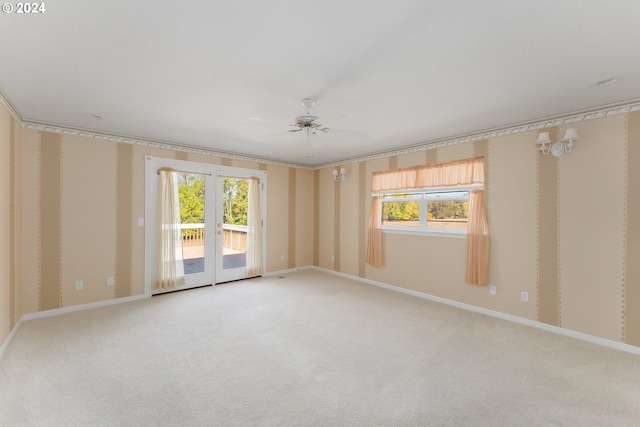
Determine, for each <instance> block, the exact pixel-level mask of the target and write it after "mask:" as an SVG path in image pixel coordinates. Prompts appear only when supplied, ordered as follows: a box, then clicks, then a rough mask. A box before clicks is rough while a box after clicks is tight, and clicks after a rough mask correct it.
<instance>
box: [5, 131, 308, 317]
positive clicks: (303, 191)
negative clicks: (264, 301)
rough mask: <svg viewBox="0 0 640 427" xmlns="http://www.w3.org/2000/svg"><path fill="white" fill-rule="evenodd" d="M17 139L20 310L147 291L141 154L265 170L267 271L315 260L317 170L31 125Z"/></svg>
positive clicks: (46, 307)
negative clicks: (42, 129) (312, 190)
mask: <svg viewBox="0 0 640 427" xmlns="http://www.w3.org/2000/svg"><path fill="white" fill-rule="evenodd" d="M21 140H22V141H21V146H22V162H21V165H22V171H21V175H20V176H21V178H22V181H23V182H22V184H23V188H22V192H21V194H22V197H23V200H22V203H21V205H22V206H23V209H24V212H23V214H22V215H21V218H22V220H23V221H24V236H23V239H22V242H23V248H22V251H21V252H22V254H23V255H24V259H25V260H28V261H27V262H25V263H24V264H23V267H22V271H21V273H22V275H23V277H22V282H21V288H22V292H21V296H22V299H23V300H24V312H25V313H33V312H36V311H41V310H49V309H53V308H60V307H68V306H73V305H79V304H87V303H92V302H98V301H105V300H109V299H113V298H119V297H126V296H130V295H142V294H143V293H144V256H145V255H144V253H145V251H144V238H145V236H144V227H139V226H138V225H137V219H138V218H144V216H145V197H144V194H145V183H144V168H145V160H144V159H145V156H146V155H151V156H156V157H167V158H175V159H180V160H190V161H199V162H205V163H211V164H224V165H227V166H234V167H241V168H250V169H259V170H266V171H267V221H266V227H267V230H266V234H267V242H266V243H267V266H266V272H270V271H276V270H281V269H286V268H293V267H298V266H302V265H309V264H311V263H312V262H313V246H314V245H313V211H314V207H313V200H314V198H313V194H312V193H310V192H309V191H308V189H309V188H313V171H308V170H298V169H295V168H287V167H282V166H273V165H266V164H262V163H254V162H247V161H242V160H235V159H227V158H218V157H213V156H204V155H195V154H189V153H184V152H177V151H169V150H164V149H158V148H149V147H144V146H135V145H128V144H119V143H114V142H108V141H101V140H96V139H90V138H81V137H73V136H67V135H59V134H51V133H46V132H38V131H32V130H25V131H23V132H22V135H21ZM291 183H294V184H295V186H294V187H293V191H292V192H289V191H287V189H288V188H289V186H290V184H291ZM290 217H292V218H295V228H291V227H290V224H289V218H290ZM281 255H284V261H281V260H280V256H281ZM290 255H293V256H292V257H291V258H294V259H293V263H291V262H290V260H289V258H290ZM3 259H4V258H3ZM108 276H114V277H115V278H116V283H115V285H114V286H109V285H107V277H108ZM76 280H83V281H84V289H83V290H82V291H76V290H75V281H76Z"/></svg>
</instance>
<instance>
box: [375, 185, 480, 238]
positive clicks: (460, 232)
mask: <svg viewBox="0 0 640 427" xmlns="http://www.w3.org/2000/svg"><path fill="white" fill-rule="evenodd" d="M483 189H484V185H483V184H475V185H465V186H454V187H440V188H421V189H410V190H397V191H384V192H380V193H374V194H373V197H379V198H380V208H379V209H380V218H381V220H380V229H381V230H382V232H383V233H391V234H411V235H422V236H433V237H450V238H457V239H466V238H467V229H466V228H465V229H452V228H429V225H428V221H427V214H426V212H428V210H427V203H428V202H429V201H433V200H435V199H436V198H435V197H429V195H433V194H436V193H437V194H442V193H459V192H467V197H466V198H461V197H452V198H444V199H438V200H442V201H446V200H469V194H468V193H469V192H471V191H473V190H483ZM394 194H412V195H414V194H416V195H419V198H418V200H417V201H418V202H419V205H420V218H419V221H418V226H417V227H403V226H398V225H384V223H383V222H382V209H383V205H384V203H385V202H403V201H406V202H411V201H416V198H392V197H385V196H389V195H394Z"/></svg>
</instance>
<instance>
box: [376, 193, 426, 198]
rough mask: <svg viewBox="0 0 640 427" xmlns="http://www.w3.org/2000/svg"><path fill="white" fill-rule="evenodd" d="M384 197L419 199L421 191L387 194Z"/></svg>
mask: <svg viewBox="0 0 640 427" xmlns="http://www.w3.org/2000/svg"><path fill="white" fill-rule="evenodd" d="M383 198H384V199H419V198H420V193H397V194H395V193H394V194H385V195H384V196H383Z"/></svg>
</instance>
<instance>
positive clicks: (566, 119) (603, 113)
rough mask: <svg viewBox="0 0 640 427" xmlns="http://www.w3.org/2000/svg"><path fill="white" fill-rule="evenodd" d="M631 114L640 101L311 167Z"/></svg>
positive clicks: (566, 114) (619, 103) (319, 167)
mask: <svg viewBox="0 0 640 427" xmlns="http://www.w3.org/2000/svg"><path fill="white" fill-rule="evenodd" d="M635 111H640V98H634V99H630V100H626V101H620V102H615V103H610V104H604V105H600V106H598V107H593V108H585V109H583V110H578V111H573V112H571V113H565V114H558V115H553V116H546V117H542V118H539V119H534V120H528V121H526V122H521V123H516V124H512V125H508V126H503V127H497V128H492V129H485V130H483V131H479V132H473V133H468V134H464V135H458V136H455V137H452V138H442V139H437V140H433V141H427V142H423V143H421V144H417V145H411V146H407V147H403V148H400V149H396V150H389V151H380V152H377V153H372V154H368V155H366V156H362V157H354V158H350V159H346V160H342V161H337V162H332V163H327V164H323V165H319V166H316V167H314V169H322V168H328V167H336V166H340V165H346V164H352V163H359V162H363V161H367V160H376V159H383V158H385V157H391V156H398V155H401V154H409V153H415V152H418V151H426V150H433V149H435V148H441V147H448V146H450V145H457V144H466V143H469V142H475V141H482V140H484V139H490V138H497V137H499V136H505V135H512V134H517V133H523V132H529V131H532V130H539V129H544V128H548V127H553V126H562V125H566V124H569V123H575V122H582V121H585V120H593V119H601V118H604V117H610V116H616V115H619V114H627V113H633V112H635Z"/></svg>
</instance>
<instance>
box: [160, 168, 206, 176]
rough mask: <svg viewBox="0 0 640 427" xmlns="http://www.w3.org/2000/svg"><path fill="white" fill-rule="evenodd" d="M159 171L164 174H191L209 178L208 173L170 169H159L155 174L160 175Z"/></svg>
mask: <svg viewBox="0 0 640 427" xmlns="http://www.w3.org/2000/svg"><path fill="white" fill-rule="evenodd" d="M161 171H165V172H180V173H189V174H192V175H209V176H211V174H210V173H203V172H187V171H179V170H176V169H172V168H160V169H158V171H157V172H156V173H157V174H158V175H160V172H161Z"/></svg>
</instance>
